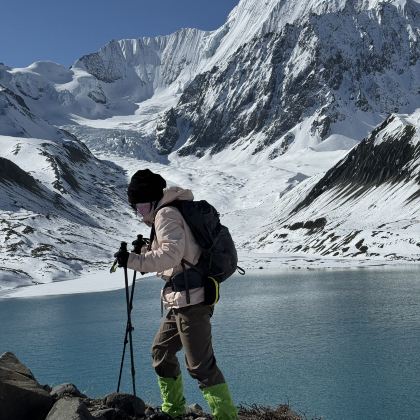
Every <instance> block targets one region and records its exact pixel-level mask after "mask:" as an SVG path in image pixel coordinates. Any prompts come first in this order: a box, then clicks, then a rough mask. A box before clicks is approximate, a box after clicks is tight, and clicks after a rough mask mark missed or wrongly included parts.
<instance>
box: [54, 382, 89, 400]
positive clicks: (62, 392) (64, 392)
mask: <svg viewBox="0 0 420 420" xmlns="http://www.w3.org/2000/svg"><path fill="white" fill-rule="evenodd" d="M50 395H51V396H52V397H54V398H56V399H60V398H63V397H65V396H67V397H79V398H87V397H86V395H85V394H82V393H81V392H80V391H79V390H78V389H77V387H76V385H73V384H61V385H57V386H55V387H54V388H53V389H52V390H51V392H50Z"/></svg>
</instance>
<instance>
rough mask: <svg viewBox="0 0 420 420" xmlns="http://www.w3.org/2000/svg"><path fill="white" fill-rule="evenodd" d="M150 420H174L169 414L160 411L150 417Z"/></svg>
mask: <svg viewBox="0 0 420 420" xmlns="http://www.w3.org/2000/svg"><path fill="white" fill-rule="evenodd" d="M149 420H173V418H172V417H171V416H170V415H169V414H166V413H164V412H162V411H159V412H157V413H154V414H152V415H151V416H150V417H149Z"/></svg>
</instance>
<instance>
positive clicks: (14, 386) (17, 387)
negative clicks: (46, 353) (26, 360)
mask: <svg viewBox="0 0 420 420" xmlns="http://www.w3.org/2000/svg"><path fill="white" fill-rule="evenodd" d="M53 404H54V399H53V398H52V397H51V396H50V395H49V393H48V392H47V391H46V390H45V389H44V388H43V387H42V386H41V385H40V384H39V383H38V382H37V381H36V379H35V378H34V375H33V374H32V372H31V371H30V370H29V369H28V368H27V367H26V366H25V365H23V364H22V363H21V362H20V361H19V360H18V358H17V357H16V356H15V355H14V354H13V353H4V354H3V355H2V356H0V413H1V418H2V419H3V418H4V419H13V420H27V419H31V420H44V419H45V417H46V416H47V414H48V412H49V411H50V409H51V407H52V405H53Z"/></svg>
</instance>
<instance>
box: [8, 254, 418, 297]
mask: <svg viewBox="0 0 420 420" xmlns="http://www.w3.org/2000/svg"><path fill="white" fill-rule="evenodd" d="M239 259H240V261H239V266H241V267H243V268H244V269H245V271H246V274H247V275H256V276H262V275H265V274H270V275H272V274H275V273H279V274H281V273H286V272H289V273H290V272H296V273H308V272H311V271H325V270H327V271H330V270H333V271H348V270H360V269H363V270H379V271H383V270H387V271H389V270H407V269H408V270H412V269H415V267H417V268H420V261H412V262H409V261H404V262H402V261H400V260H394V261H389V260H369V259H360V260H356V259H354V258H351V259H350V258H349V259H344V258H339V259H334V258H321V257H317V256H309V255H273V254H258V255H254V256H252V257H248V256H244V255H240V258H239ZM155 277H156V276H155V275H154V274H153V273H147V274H145V275H144V276H141V277H138V278H137V282H140V281H150V280H151V279H155V280H158V281H160V279H158V278H155ZM238 277H239V278H240V277H241V276H239V275H238ZM131 282H132V271H131V270H130V271H129V284H130V285H131ZM124 287H125V286H124V277H123V271H122V270H121V269H118V271H117V272H116V273H113V274H111V273H109V270H108V269H106V268H104V269H103V270H101V271H96V272H93V273H92V272H91V273H86V274H82V275H80V276H78V277H76V278H73V279H68V278H66V279H65V280H61V281H60V280H59V281H52V282H49V283H43V284H36V285H31V286H22V287H17V288H13V289H5V290H1V291H0V300H1V299H20V298H34V297H49V296H61V295H72V294H84V293H98V292H110V291H114V290H120V289H124Z"/></svg>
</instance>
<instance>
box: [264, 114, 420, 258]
mask: <svg viewBox="0 0 420 420" xmlns="http://www.w3.org/2000/svg"><path fill="white" fill-rule="evenodd" d="M318 178H319V177H318ZM314 179H315V180H316V178H313V179H311V180H310V181H309V182H306V183H305V182H303V183H302V184H300V185H299V187H297V188H296V189H294V190H292V191H290V192H289V193H288V194H286V195H284V196H283V197H282V198H281V200H280V201H279V202H278V203H277V204H276V208H277V212H276V216H275V217H273V218H272V220H271V221H270V223H269V224H267V225H266V226H265V227H264V228H263V233H262V234H260V236H259V237H258V241H257V243H258V244H259V247H260V248H261V249H264V250H265V251H270V252H273V251H275V252H304V253H310V254H318V255H319V254H321V255H323V256H334V257H370V258H372V257H380V258H385V259H399V260H405V261H419V260H420V239H419V238H420V220H419V215H420V212H419V204H420V200H419V199H420V110H418V111H417V112H415V113H414V114H412V115H391V116H390V117H388V118H387V119H386V120H385V121H384V122H383V123H382V124H381V125H379V126H378V127H377V128H375V130H373V131H372V132H371V133H370V135H369V136H368V137H367V138H366V139H364V140H363V141H362V142H361V143H360V144H358V145H357V146H356V147H354V148H353V149H352V150H351V151H350V152H349V153H348V154H347V155H346V156H345V158H343V159H342V160H341V161H340V162H338V163H337V164H336V165H334V166H333V167H332V168H331V169H330V170H328V171H327V173H326V174H325V175H324V176H322V177H321V179H319V180H318V181H317V182H315V183H314ZM314 184H315V185H314Z"/></svg>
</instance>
